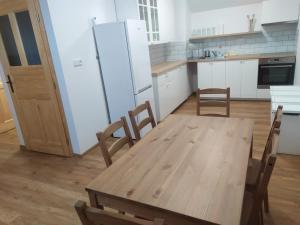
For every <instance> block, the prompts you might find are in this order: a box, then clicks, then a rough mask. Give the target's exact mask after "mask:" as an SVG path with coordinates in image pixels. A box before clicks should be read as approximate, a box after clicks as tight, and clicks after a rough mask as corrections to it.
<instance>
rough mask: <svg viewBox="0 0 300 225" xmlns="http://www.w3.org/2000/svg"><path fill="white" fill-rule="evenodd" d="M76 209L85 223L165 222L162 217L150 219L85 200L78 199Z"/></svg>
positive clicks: (133, 224)
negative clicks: (103, 207)
mask: <svg viewBox="0 0 300 225" xmlns="http://www.w3.org/2000/svg"><path fill="white" fill-rule="evenodd" d="M75 209H76V212H77V214H78V216H79V219H80V221H81V223H82V224H83V225H163V223H164V221H163V220H162V219H155V220H154V221H148V220H142V219H138V218H135V217H129V216H126V215H123V214H118V213H113V212H108V211H104V210H101V209H96V208H91V207H88V206H87V205H86V203H85V202H83V201H77V202H76V204H75Z"/></svg>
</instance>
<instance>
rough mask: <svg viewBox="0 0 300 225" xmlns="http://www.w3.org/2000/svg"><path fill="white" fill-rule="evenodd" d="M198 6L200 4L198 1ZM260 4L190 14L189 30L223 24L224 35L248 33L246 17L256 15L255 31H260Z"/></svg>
mask: <svg viewBox="0 0 300 225" xmlns="http://www.w3.org/2000/svg"><path fill="white" fill-rule="evenodd" d="M199 4H201V2H200V1H199ZM261 7H262V5H261V3H256V4H251V5H243V6H238V7H231V8H224V9H217V10H210V11H205V12H198V13H192V14H191V30H194V29H201V28H207V27H216V26H218V25H222V24H224V28H225V29H224V33H225V34H230V33H239V32H247V31H248V19H247V15H248V14H250V15H252V14H253V13H254V14H255V15H256V19H257V22H256V27H255V30H260V28H261V26H260V21H261Z"/></svg>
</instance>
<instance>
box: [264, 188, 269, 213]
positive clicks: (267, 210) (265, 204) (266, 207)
mask: <svg viewBox="0 0 300 225" xmlns="http://www.w3.org/2000/svg"><path fill="white" fill-rule="evenodd" d="M264 208H265V212H266V213H269V194H268V190H267V192H266V194H265V199H264Z"/></svg>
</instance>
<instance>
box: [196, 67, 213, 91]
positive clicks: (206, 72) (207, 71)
mask: <svg viewBox="0 0 300 225" xmlns="http://www.w3.org/2000/svg"><path fill="white" fill-rule="evenodd" d="M212 65H213V63H211V62H205V63H198V88H200V89H206V88H211V87H212V86H213V84H212Z"/></svg>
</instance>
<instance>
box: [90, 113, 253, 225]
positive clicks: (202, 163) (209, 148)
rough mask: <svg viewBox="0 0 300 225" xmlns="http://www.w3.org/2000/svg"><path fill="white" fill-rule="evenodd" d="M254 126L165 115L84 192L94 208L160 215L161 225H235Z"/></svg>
mask: <svg viewBox="0 0 300 225" xmlns="http://www.w3.org/2000/svg"><path fill="white" fill-rule="evenodd" d="M253 127H254V122H253V121H252V120H249V119H239V118H218V117H199V116H191V115H170V116H168V117H167V118H166V119H165V120H164V121H163V122H162V123H160V124H159V125H158V126H157V127H155V128H154V129H153V130H152V131H150V132H149V133H148V134H147V135H146V136H145V137H144V138H143V139H142V140H141V141H139V142H138V143H137V144H135V145H134V146H133V147H132V148H131V149H130V150H129V151H128V152H127V153H125V154H124V155H123V156H122V157H121V158H120V159H119V160H117V161H115V162H114V163H113V164H112V166H110V167H109V168H108V169H106V170H105V171H104V172H103V173H101V174H100V175H99V176H98V177H97V178H96V179H94V180H93V181H92V182H91V183H90V184H89V185H88V186H87V188H86V190H87V191H88V192H89V195H90V196H96V197H92V199H97V200H96V202H98V204H99V205H102V204H103V205H104V206H105V205H106V204H108V206H110V207H111V208H115V207H116V208H117V209H119V210H122V211H125V212H128V213H132V214H135V215H139V216H141V217H145V218H149V216H150V218H151V217H152V216H153V215H162V218H164V219H165V222H166V224H173V225H182V224H189V225H191V224H192V225H195V224H222V225H239V224H240V217H241V211H242V205H243V197H244V191H245V181H246V174H247V165H248V158H249V153H250V148H251V140H252V135H253ZM215 140H218V141H215ZM94 202H95V201H94ZM118 207H122V208H118ZM204 221H207V222H204Z"/></svg>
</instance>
